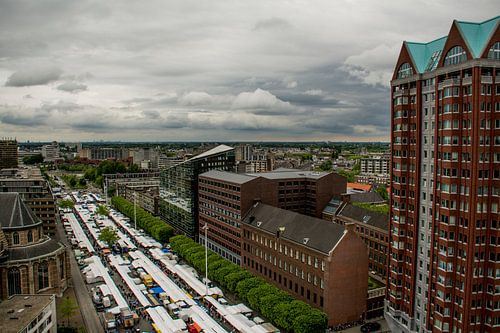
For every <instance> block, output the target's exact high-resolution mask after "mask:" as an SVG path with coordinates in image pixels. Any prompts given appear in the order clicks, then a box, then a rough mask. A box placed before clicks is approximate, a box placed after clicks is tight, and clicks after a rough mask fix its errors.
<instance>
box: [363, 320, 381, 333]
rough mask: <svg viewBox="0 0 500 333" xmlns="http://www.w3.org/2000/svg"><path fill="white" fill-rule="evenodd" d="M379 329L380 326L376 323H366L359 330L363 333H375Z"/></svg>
mask: <svg viewBox="0 0 500 333" xmlns="http://www.w3.org/2000/svg"><path fill="white" fill-rule="evenodd" d="M380 327H381V326H380V324H379V323H376V322H373V323H366V324H364V325H362V326H361V328H360V330H361V332H363V333H366V332H376V331H378V330H380Z"/></svg>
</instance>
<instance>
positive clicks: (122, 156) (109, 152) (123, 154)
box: [79, 147, 129, 161]
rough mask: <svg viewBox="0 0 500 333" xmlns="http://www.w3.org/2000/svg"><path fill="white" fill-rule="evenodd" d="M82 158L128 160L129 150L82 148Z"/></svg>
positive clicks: (80, 154)
mask: <svg viewBox="0 0 500 333" xmlns="http://www.w3.org/2000/svg"><path fill="white" fill-rule="evenodd" d="M79 156H80V158H86V159H89V160H97V161H101V160H127V159H128V158H129V150H128V149H127V148H113V147H90V148H82V149H81V150H80V153H79Z"/></svg>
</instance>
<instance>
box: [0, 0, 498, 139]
mask: <svg viewBox="0 0 500 333" xmlns="http://www.w3.org/2000/svg"><path fill="white" fill-rule="evenodd" d="M499 8H500V7H499V2H498V0H484V1H483V0H475V1H471V0H465V1H464V0H422V1H415V0H413V1H406V0H398V1H382V0H378V1H374V0H344V1H334V0H325V1H315V0H304V1H298V0H297V1H282V0H265V1H259V0H250V1H249V0H244V1H243V0H242V1H236V0H227V1H216V0H210V1H204V0H201V1H200V0H196V1H190V0H179V1H172V0H161V1H123V0H120V1H118V0H117V1H109V0H106V1H102V0H98V1H86V0H80V1H67V0H60V1H38V0H33V1H22V0H20V1H6V0H0V137H2V136H10V137H17V139H18V140H21V141H25V140H32V141H39V140H43V141H45V140H58V141H79V140H81V141H93V140H122V141H136V140H138V141H183V140H189V141H193V140H194V141H198V140H200V141H238V140H248V141H263V140H266V141H280V140H281V141H310V140H330V141H337V140H338V141H340V140H341V141H343V140H356V141H388V140H389V90H388V85H389V80H390V76H391V73H392V71H393V67H394V64H395V62H396V57H397V55H398V52H399V50H400V48H401V44H402V42H403V40H411V41H422V42H425V41H429V40H432V39H435V38H438V37H441V36H444V35H446V34H447V33H448V31H449V29H450V27H451V24H452V21H453V19H459V20H467V21H483V20H485V19H489V18H491V17H493V16H495V15H497V14H499Z"/></svg>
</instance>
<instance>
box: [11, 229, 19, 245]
mask: <svg viewBox="0 0 500 333" xmlns="http://www.w3.org/2000/svg"><path fill="white" fill-rule="evenodd" d="M12 244H19V234H18V233H17V232H16V231H14V232H13V233H12Z"/></svg>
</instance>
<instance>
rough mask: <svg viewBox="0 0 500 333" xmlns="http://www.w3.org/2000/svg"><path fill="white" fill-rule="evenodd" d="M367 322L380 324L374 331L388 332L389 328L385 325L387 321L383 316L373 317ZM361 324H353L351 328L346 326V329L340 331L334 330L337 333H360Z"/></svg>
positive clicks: (379, 332) (377, 332) (378, 332)
mask: <svg viewBox="0 0 500 333" xmlns="http://www.w3.org/2000/svg"><path fill="white" fill-rule="evenodd" d="M366 322H367V323H369V322H377V323H379V324H380V325H381V327H380V330H378V331H376V333H384V332H390V330H389V326H388V325H387V322H386V321H385V319H384V318H380V319H374V320H367V321H366ZM361 326H362V325H359V326H354V327H351V328H348V329H346V330H342V331H336V332H337V333H340V332H342V333H355V332H356V333H360V332H361Z"/></svg>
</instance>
